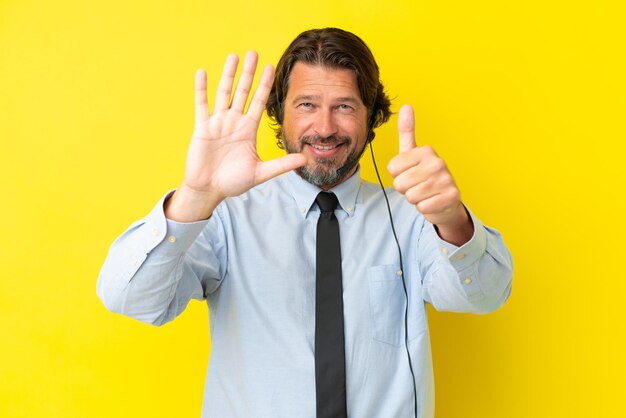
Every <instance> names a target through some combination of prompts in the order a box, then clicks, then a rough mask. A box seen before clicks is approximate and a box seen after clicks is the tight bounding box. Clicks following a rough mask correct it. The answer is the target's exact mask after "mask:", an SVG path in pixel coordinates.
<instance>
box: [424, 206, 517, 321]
mask: <svg viewBox="0 0 626 418" xmlns="http://www.w3.org/2000/svg"><path fill="white" fill-rule="evenodd" d="M468 213H469V214H470V217H471V220H472V222H473V224H474V235H473V237H472V238H471V239H470V240H469V241H468V242H467V243H465V244H464V245H462V246H461V247H456V246H454V245H452V244H449V243H447V242H445V241H443V240H442V239H441V238H439V236H438V235H437V232H436V231H435V228H434V227H433V225H432V224H430V223H428V222H425V223H424V227H423V229H422V232H421V235H420V238H419V242H418V248H417V251H418V258H417V259H418V260H423V261H422V262H421V265H420V274H421V277H422V278H423V281H422V283H423V285H422V286H423V287H422V289H423V294H424V300H426V302H428V303H430V304H432V305H433V306H434V308H435V309H437V310H439V311H451V312H471V313H488V312H492V311H494V310H496V309H498V308H499V307H500V306H502V305H503V304H504V302H505V301H506V300H507V299H508V297H509V295H510V293H511V284H512V276H513V259H512V257H511V253H510V252H509V250H508V249H507V247H506V245H505V244H504V241H503V239H502V236H501V235H500V233H499V232H498V231H497V230H495V229H493V228H489V227H487V226H485V225H483V223H482V222H481V221H480V220H479V219H478V218H476V217H475V216H474V214H473V213H472V212H471V211H470V210H469V209H468Z"/></svg>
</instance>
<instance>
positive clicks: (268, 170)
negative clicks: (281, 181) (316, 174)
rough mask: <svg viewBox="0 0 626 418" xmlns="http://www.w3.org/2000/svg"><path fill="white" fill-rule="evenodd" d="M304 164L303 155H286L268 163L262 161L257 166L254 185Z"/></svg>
mask: <svg viewBox="0 0 626 418" xmlns="http://www.w3.org/2000/svg"><path fill="white" fill-rule="evenodd" d="M305 164H306V157H305V156H304V155H303V154H287V155H285V156H284V157H280V158H276V159H273V160H269V161H262V162H260V163H259V165H258V166H257V170H256V176H255V185H258V184H261V183H263V182H266V181H268V180H269V179H271V178H274V177H276V176H279V175H281V174H283V173H286V172H288V171H291V170H295V169H296V168H298V167H302V166H303V165H305Z"/></svg>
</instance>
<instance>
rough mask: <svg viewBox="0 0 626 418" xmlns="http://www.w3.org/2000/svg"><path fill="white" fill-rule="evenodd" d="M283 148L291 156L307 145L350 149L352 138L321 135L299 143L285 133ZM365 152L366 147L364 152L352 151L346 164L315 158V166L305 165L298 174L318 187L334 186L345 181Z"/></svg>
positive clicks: (301, 139)
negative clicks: (340, 145)
mask: <svg viewBox="0 0 626 418" xmlns="http://www.w3.org/2000/svg"><path fill="white" fill-rule="evenodd" d="M282 134H283V135H282V137H283V146H284V148H285V150H286V151H287V152H288V153H289V154H293V153H299V152H301V151H302V149H303V148H304V146H305V145H306V144H311V143H316V144H342V145H343V146H345V147H347V148H350V145H351V144H352V142H353V141H352V138H350V137H349V136H335V135H333V136H329V137H326V138H323V137H321V136H319V135H314V136H303V137H301V138H300V139H299V140H298V141H297V142H295V141H290V140H289V139H288V138H286V137H285V132H284V131H283V132H282ZM364 151H365V146H364V147H363V149H362V150H360V151H359V152H357V150H354V149H353V150H352V151H351V152H350V153H349V154H348V155H347V156H346V157H345V162H343V163H342V162H341V161H340V160H341V158H339V157H331V158H315V163H316V164H315V166H314V167H309V166H308V165H305V166H303V167H299V168H296V170H295V171H296V173H297V174H298V175H299V176H300V177H302V178H303V179H304V180H306V181H308V182H309V183H311V184H313V185H315V186H317V187H323V186H334V185H336V184H338V183H340V182H341V181H343V180H344V179H345V177H346V176H347V175H348V174H351V173H352V169H353V168H354V167H355V166H356V165H357V164H358V162H359V160H360V159H361V155H363V152H364Z"/></svg>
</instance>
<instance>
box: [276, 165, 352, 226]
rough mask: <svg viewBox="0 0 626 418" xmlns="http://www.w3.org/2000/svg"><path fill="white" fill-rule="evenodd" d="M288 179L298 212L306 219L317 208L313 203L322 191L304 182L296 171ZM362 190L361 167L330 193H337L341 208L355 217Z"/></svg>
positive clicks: (288, 175)
mask: <svg viewBox="0 0 626 418" xmlns="http://www.w3.org/2000/svg"><path fill="white" fill-rule="evenodd" d="M287 179H288V181H289V185H290V186H291V194H292V195H293V197H294V199H295V200H296V203H297V205H298V210H299V211H300V213H301V214H302V217H303V218H306V216H307V215H308V214H309V211H310V210H311V208H313V207H317V205H313V203H314V202H315V198H316V197H317V195H318V193H319V192H321V191H322V189H320V188H319V187H317V186H315V185H313V184H311V183H309V182H308V181H306V180H304V179H303V178H302V177H300V176H299V175H298V174H297V173H296V172H295V171H290V172H289V173H288V174H287ZM360 188H361V167H360V166H359V167H358V168H357V170H356V172H355V173H354V174H353V175H352V176H350V177H349V178H348V179H346V180H344V181H343V182H341V183H339V184H338V185H336V186H335V187H333V188H332V189H330V190H329V192H333V193H335V195H336V196H337V200H338V201H339V206H340V208H341V209H342V210H343V211H344V212H346V214H347V215H348V216H354V210H355V207H356V199H357V196H358V194H359V190H360Z"/></svg>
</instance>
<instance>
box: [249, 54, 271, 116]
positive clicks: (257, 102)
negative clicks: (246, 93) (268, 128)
mask: <svg viewBox="0 0 626 418" xmlns="http://www.w3.org/2000/svg"><path fill="white" fill-rule="evenodd" d="M273 82H274V67H272V66H271V65H270V64H268V65H266V66H265V68H264V69H263V73H262V74H261V80H259V86H258V87H257V88H256V91H255V92H254V96H252V101H250V106H249V107H248V116H249V117H250V118H251V119H252V120H254V121H256V122H260V121H261V117H262V116H263V111H264V110H265V104H266V103H267V98H268V97H269V95H270V91H271V90H272V83H273Z"/></svg>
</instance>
